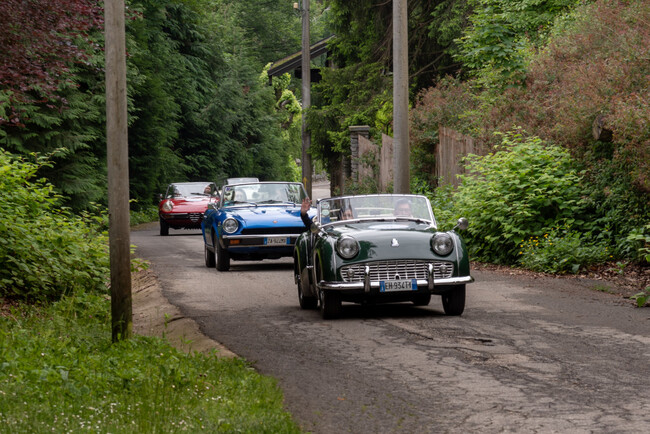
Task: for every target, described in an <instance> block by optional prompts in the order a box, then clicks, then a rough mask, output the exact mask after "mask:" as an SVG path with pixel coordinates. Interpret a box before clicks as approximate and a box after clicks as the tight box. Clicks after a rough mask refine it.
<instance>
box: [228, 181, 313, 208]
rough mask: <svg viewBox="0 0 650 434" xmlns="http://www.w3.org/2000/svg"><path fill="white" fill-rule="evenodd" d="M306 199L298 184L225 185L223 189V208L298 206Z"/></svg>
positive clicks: (305, 194) (302, 189)
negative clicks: (277, 205) (276, 205)
mask: <svg viewBox="0 0 650 434" xmlns="http://www.w3.org/2000/svg"><path fill="white" fill-rule="evenodd" d="M305 197H307V193H305V189H304V188H303V186H302V184H299V183H287V182H260V183H252V184H238V185H226V186H225V187H224V188H223V206H224V207H232V206H242V205H244V206H246V205H273V204H285V205H286V204H288V205H294V204H297V205H300V203H301V202H302V200H303V199H304V198H305Z"/></svg>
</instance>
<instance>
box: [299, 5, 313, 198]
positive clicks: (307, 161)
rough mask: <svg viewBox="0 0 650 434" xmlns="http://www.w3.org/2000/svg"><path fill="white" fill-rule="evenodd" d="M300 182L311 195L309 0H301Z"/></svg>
mask: <svg viewBox="0 0 650 434" xmlns="http://www.w3.org/2000/svg"><path fill="white" fill-rule="evenodd" d="M300 12H301V15H302V183H303V185H304V186H305V190H307V194H308V195H309V197H311V193H312V175H311V173H312V171H313V169H312V164H311V154H310V153H309V148H310V147H311V133H310V132H309V131H308V130H307V128H308V126H307V120H306V117H305V112H306V110H307V109H308V108H309V106H311V50H310V44H309V0H302V10H301V11H300Z"/></svg>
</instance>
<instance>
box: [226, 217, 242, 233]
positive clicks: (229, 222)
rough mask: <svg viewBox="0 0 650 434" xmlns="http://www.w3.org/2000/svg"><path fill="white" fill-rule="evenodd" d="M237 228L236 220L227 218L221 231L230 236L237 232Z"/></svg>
mask: <svg viewBox="0 0 650 434" xmlns="http://www.w3.org/2000/svg"><path fill="white" fill-rule="evenodd" d="M237 228H239V223H237V220H235V219H234V218H232V217H229V218H227V219H226V220H224V222H223V231H224V232H225V233H227V234H232V233H233V232H235V231H237Z"/></svg>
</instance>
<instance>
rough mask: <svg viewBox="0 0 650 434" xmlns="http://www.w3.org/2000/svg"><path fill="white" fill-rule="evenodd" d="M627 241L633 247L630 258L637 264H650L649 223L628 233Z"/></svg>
mask: <svg viewBox="0 0 650 434" xmlns="http://www.w3.org/2000/svg"><path fill="white" fill-rule="evenodd" d="M627 241H628V242H629V243H630V244H632V245H633V253H632V255H631V256H632V257H633V259H634V260H636V261H639V262H644V261H645V262H646V263H650V223H648V224H647V225H645V226H644V227H642V228H637V229H634V230H632V232H630V235H628V237H627Z"/></svg>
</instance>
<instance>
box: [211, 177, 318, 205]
mask: <svg viewBox="0 0 650 434" xmlns="http://www.w3.org/2000/svg"><path fill="white" fill-rule="evenodd" d="M265 185H284V186H286V188H287V189H288V188H289V186H297V187H299V190H300V191H299V201H298V202H296V201H291V200H290V199H291V198H290V197H289V195H287V200H285V201H280V200H279V199H269V198H264V197H261V198H258V197H250V198H249V197H248V196H247V197H246V201H241V202H238V201H235V202H234V203H233V201H232V200H231V199H230V198H229V196H228V194H229V193H230V192H231V191H237V190H246V188H247V187H262V186H265ZM259 190H260V188H258V190H257V191H259ZM233 194H234V193H233ZM306 197H307V191H306V190H305V187H304V185H302V183H300V182H287V181H260V182H246V183H236V184H228V185H224V186H223V187H222V189H221V196H220V201H219V208H222V209H225V210H230V209H237V208H250V207H258V206H285V207H287V206H291V207H300V206H301V203H302V199H304V198H306ZM271 200H272V202H271Z"/></svg>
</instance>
